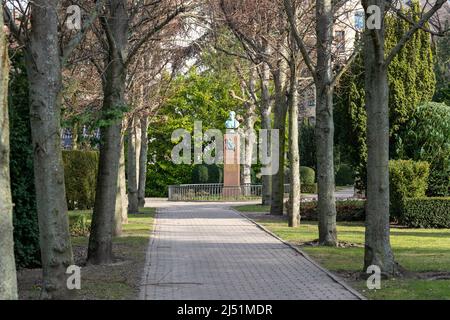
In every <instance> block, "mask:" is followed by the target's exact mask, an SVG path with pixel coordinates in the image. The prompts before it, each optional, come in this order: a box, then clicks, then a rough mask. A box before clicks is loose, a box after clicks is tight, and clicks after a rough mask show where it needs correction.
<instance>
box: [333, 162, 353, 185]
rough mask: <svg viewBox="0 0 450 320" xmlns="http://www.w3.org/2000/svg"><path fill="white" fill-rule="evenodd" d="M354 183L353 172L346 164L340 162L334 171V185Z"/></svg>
mask: <svg viewBox="0 0 450 320" xmlns="http://www.w3.org/2000/svg"><path fill="white" fill-rule="evenodd" d="M354 184H355V172H354V171H353V169H352V167H350V166H349V165H348V164H342V165H341V167H340V168H339V170H338V171H337V172H336V185H338V186H352V185H354Z"/></svg>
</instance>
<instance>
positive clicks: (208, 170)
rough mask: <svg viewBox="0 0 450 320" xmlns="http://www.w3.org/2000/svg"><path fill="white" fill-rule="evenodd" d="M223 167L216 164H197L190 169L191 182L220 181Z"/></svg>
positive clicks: (221, 180)
mask: <svg viewBox="0 0 450 320" xmlns="http://www.w3.org/2000/svg"><path fill="white" fill-rule="evenodd" d="M222 182H223V169H222V168H221V167H219V166H217V165H206V164H199V165H196V166H195V167H194V169H193V170H192V183H194V184H207V183H222Z"/></svg>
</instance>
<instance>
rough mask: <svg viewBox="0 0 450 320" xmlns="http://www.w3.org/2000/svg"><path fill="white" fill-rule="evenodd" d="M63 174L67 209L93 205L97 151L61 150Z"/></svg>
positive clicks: (89, 207) (80, 208) (84, 208)
mask: <svg viewBox="0 0 450 320" xmlns="http://www.w3.org/2000/svg"><path fill="white" fill-rule="evenodd" d="M63 161H64V176H65V182H66V195H67V205H68V207H69V210H88V209H92V208H93V207H94V202H95V189H96V185H97V170H98V161H99V159H98V152H95V151H63Z"/></svg>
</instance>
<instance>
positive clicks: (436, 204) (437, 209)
mask: <svg viewBox="0 0 450 320" xmlns="http://www.w3.org/2000/svg"><path fill="white" fill-rule="evenodd" d="M400 222H401V223H402V224H404V225H406V226H408V227H411V228H450V198H414V199H405V201H404V202H403V208H402V216H401V220H400Z"/></svg>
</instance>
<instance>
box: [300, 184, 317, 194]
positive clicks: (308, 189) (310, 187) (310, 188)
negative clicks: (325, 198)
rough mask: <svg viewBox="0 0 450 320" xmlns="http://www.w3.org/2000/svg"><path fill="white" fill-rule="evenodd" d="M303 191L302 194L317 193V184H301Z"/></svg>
mask: <svg viewBox="0 0 450 320" xmlns="http://www.w3.org/2000/svg"><path fill="white" fill-rule="evenodd" d="M301 190H302V193H314V194H315V193H317V183H313V184H306V183H302V184H301Z"/></svg>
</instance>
